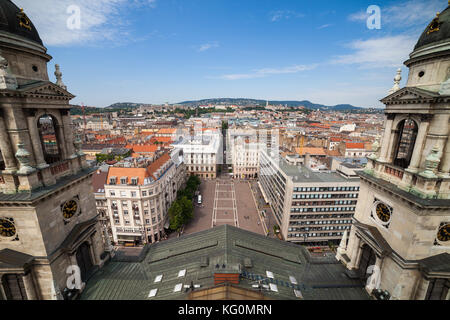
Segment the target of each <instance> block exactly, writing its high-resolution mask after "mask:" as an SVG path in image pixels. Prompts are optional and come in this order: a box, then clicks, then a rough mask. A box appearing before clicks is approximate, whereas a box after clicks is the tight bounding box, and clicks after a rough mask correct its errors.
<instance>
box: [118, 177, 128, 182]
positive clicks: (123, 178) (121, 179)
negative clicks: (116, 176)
mask: <svg viewBox="0 0 450 320" xmlns="http://www.w3.org/2000/svg"><path fill="white" fill-rule="evenodd" d="M127 180H128V179H127V177H122V178H120V184H127Z"/></svg>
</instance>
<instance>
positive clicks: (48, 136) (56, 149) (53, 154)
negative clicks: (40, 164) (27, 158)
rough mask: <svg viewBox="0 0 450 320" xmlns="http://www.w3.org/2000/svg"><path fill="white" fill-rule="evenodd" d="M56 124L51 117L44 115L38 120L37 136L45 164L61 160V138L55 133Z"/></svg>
mask: <svg viewBox="0 0 450 320" xmlns="http://www.w3.org/2000/svg"><path fill="white" fill-rule="evenodd" d="M56 128H57V122H56V120H55V118H54V117H52V116H51V115H48V114H45V115H43V116H41V117H40V118H39V120H38V129H39V136H40V139H41V144H42V151H43V152H44V158H45V162H46V163H47V164H52V163H56V162H59V161H61V160H62V154H61V145H60V143H59V141H61V137H59V136H58V132H57V131H56Z"/></svg>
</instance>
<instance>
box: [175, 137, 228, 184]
mask: <svg viewBox="0 0 450 320" xmlns="http://www.w3.org/2000/svg"><path fill="white" fill-rule="evenodd" d="M172 146H173V147H174V148H175V149H181V150H182V151H183V152H182V154H183V160H184V163H185V165H186V170H187V172H188V174H189V175H196V176H198V177H201V178H206V179H214V178H216V176H217V166H218V165H221V164H223V146H222V134H221V133H220V131H219V130H213V131H212V130H209V131H205V133H204V134H203V132H202V131H199V132H198V133H197V134H194V136H189V137H184V138H181V140H179V141H177V142H175V143H173V144H172Z"/></svg>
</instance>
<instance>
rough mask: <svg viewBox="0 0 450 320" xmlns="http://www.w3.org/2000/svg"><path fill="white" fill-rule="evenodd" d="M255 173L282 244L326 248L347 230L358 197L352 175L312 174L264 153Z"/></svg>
mask: <svg viewBox="0 0 450 320" xmlns="http://www.w3.org/2000/svg"><path fill="white" fill-rule="evenodd" d="M346 169H348V168H346ZM259 170H260V175H259V185H260V188H261V190H262V193H263V195H264V197H265V200H266V202H268V203H269V204H270V206H271V208H272V212H273V213H274V216H275V218H276V220H277V222H278V225H279V227H280V231H281V234H282V236H283V238H284V239H285V240H287V241H290V242H295V243H300V244H303V245H306V246H309V247H316V246H317V247H320V246H328V245H329V243H333V244H338V243H339V241H340V239H341V238H342V235H343V234H344V232H345V231H346V230H350V227H351V224H352V217H353V214H354V212H355V207H356V203H357V199H358V193H359V178H357V176H356V174H355V173H354V172H353V173H352V172H351V171H346V172H341V171H339V170H337V171H327V172H322V171H320V172H319V171H313V170H311V169H309V168H308V167H305V166H304V165H299V166H294V165H290V164H288V163H287V162H286V161H285V160H284V159H283V158H282V157H279V156H278V155H277V156H276V157H274V156H272V155H269V154H268V153H267V152H265V151H264V150H262V151H261V152H260V169H259Z"/></svg>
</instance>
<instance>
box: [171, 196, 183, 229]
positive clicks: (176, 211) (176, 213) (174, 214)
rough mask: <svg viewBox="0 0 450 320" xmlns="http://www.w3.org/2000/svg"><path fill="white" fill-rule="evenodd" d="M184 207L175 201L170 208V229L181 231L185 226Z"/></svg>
mask: <svg viewBox="0 0 450 320" xmlns="http://www.w3.org/2000/svg"><path fill="white" fill-rule="evenodd" d="M182 213H183V208H182V207H181V205H180V204H179V203H178V201H175V202H174V203H173V204H172V206H171V207H170V209H169V218H170V229H172V230H175V231H179V230H180V229H181V227H182V226H183V221H182Z"/></svg>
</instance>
